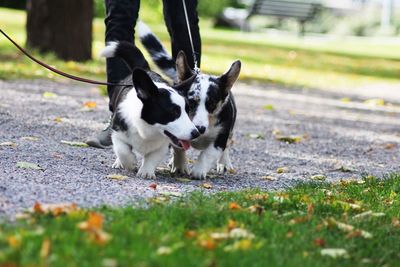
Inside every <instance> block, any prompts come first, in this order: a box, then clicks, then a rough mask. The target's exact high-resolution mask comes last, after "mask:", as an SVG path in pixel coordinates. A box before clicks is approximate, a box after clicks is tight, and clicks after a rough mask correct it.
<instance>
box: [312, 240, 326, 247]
mask: <svg viewBox="0 0 400 267" xmlns="http://www.w3.org/2000/svg"><path fill="white" fill-rule="evenodd" d="M313 242H314V245H316V246H317V247H325V240H324V239H322V238H316V239H314V241H313Z"/></svg>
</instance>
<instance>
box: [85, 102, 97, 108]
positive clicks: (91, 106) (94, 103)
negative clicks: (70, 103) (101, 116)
mask: <svg viewBox="0 0 400 267" xmlns="http://www.w3.org/2000/svg"><path fill="white" fill-rule="evenodd" d="M83 106H84V107H85V108H95V107H97V103H96V102H94V101H87V102H85V103H83Z"/></svg>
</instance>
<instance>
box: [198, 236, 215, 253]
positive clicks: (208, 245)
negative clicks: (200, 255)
mask: <svg viewBox="0 0 400 267" xmlns="http://www.w3.org/2000/svg"><path fill="white" fill-rule="evenodd" d="M199 245H200V247H202V248H204V249H206V250H214V249H215V248H216V247H217V243H216V242H215V241H214V239H212V238H208V239H205V240H201V241H200V242H199Z"/></svg>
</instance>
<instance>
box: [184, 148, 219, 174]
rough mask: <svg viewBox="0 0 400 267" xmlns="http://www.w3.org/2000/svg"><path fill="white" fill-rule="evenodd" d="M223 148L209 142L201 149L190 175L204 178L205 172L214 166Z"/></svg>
mask: <svg viewBox="0 0 400 267" xmlns="http://www.w3.org/2000/svg"><path fill="white" fill-rule="evenodd" d="M222 152H223V150H222V149H221V148H219V147H215V146H214V144H211V145H210V146H209V147H207V148H206V149H205V150H203V151H202V152H201V154H200V156H199V158H198V160H197V162H196V163H195V165H194V166H193V169H192V172H191V175H192V176H193V177H194V178H197V179H205V178H206V176H207V173H208V172H209V171H210V170H211V168H212V167H214V166H215V164H216V163H217V161H218V159H220V158H221V155H222Z"/></svg>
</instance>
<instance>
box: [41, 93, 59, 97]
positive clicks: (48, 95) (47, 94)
mask: <svg viewBox="0 0 400 267" xmlns="http://www.w3.org/2000/svg"><path fill="white" fill-rule="evenodd" d="M42 96H43V98H57V97H58V95H57V94H55V93H52V92H44V93H43V94H42Z"/></svg>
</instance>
